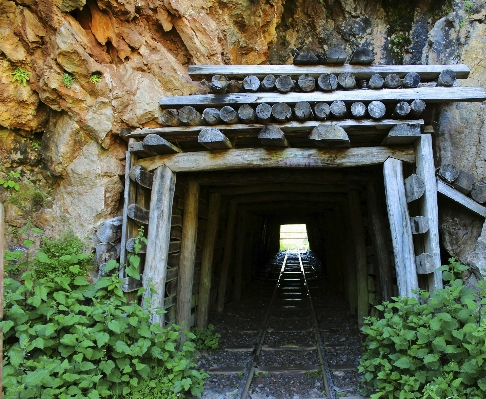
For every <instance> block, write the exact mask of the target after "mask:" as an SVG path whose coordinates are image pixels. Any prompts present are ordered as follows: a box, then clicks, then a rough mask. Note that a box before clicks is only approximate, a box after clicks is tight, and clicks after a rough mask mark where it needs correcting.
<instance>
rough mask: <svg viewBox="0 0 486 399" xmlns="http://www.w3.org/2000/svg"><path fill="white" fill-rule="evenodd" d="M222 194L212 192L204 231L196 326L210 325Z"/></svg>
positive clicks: (204, 326)
mask: <svg viewBox="0 0 486 399" xmlns="http://www.w3.org/2000/svg"><path fill="white" fill-rule="evenodd" d="M220 207H221V195H220V194H218V193H212V194H211V195H210V196H209V211H208V224H207V226H206V232H205V233H204V244H203V250H202V260H201V281H200V283H199V302H198V306H197V314H196V326H197V327H199V328H206V327H207V325H208V314H209V299H210V293H211V279H212V275H213V258H214V245H215V242H216V235H217V232H218V224H219V215H220V211H221V210H220Z"/></svg>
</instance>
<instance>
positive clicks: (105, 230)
mask: <svg viewBox="0 0 486 399" xmlns="http://www.w3.org/2000/svg"><path fill="white" fill-rule="evenodd" d="M122 224H123V217H122V216H116V217H114V218H111V219H108V220H105V221H104V222H103V223H102V224H101V226H100V227H99V228H98V230H97V231H96V237H98V239H99V240H100V242H111V243H114V242H117V241H118V240H119V239H120V238H121V235H122Z"/></svg>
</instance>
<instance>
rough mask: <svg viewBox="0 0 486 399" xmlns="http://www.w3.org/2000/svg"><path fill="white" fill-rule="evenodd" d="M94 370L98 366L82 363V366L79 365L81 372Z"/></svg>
mask: <svg viewBox="0 0 486 399" xmlns="http://www.w3.org/2000/svg"><path fill="white" fill-rule="evenodd" d="M94 368H96V366H95V365H94V364H93V363H91V362H81V364H80V365H79V369H80V370H81V371H87V370H92V369H94Z"/></svg>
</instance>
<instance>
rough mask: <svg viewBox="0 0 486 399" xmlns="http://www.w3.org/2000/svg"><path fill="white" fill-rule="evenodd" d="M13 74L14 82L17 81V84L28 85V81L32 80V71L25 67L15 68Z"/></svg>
mask: <svg viewBox="0 0 486 399" xmlns="http://www.w3.org/2000/svg"><path fill="white" fill-rule="evenodd" d="M11 75H12V82H17V84H18V85H19V86H20V85H24V86H26V85H27V81H28V80H30V78H29V75H30V72H29V71H26V70H25V69H23V68H20V67H18V68H15V71H13V72H12V73H11Z"/></svg>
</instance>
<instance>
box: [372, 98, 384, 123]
mask: <svg viewBox="0 0 486 399" xmlns="http://www.w3.org/2000/svg"><path fill="white" fill-rule="evenodd" d="M385 113H386V107H385V104H383V103H382V102H381V101H371V102H370V103H369V104H368V114H369V115H370V116H371V117H372V118H373V119H380V118H383V117H384V116H385Z"/></svg>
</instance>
